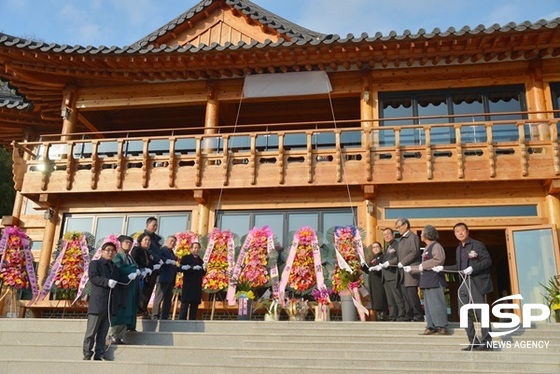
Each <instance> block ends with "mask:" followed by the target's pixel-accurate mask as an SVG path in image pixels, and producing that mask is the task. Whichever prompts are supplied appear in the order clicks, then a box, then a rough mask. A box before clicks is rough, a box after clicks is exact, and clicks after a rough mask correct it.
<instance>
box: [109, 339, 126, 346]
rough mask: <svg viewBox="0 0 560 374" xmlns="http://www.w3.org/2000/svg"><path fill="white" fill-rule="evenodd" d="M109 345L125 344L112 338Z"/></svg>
mask: <svg viewBox="0 0 560 374" xmlns="http://www.w3.org/2000/svg"><path fill="white" fill-rule="evenodd" d="M111 344H114V345H123V344H126V343H125V342H124V340H122V339H115V338H112V339H111Z"/></svg>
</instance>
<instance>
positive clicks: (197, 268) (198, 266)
mask: <svg viewBox="0 0 560 374" xmlns="http://www.w3.org/2000/svg"><path fill="white" fill-rule="evenodd" d="M192 269H193V270H200V269H202V266H200V265H194V266H193V267H192Z"/></svg>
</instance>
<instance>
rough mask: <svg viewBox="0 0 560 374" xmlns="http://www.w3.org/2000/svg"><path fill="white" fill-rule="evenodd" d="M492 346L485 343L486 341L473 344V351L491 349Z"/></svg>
mask: <svg viewBox="0 0 560 374" xmlns="http://www.w3.org/2000/svg"><path fill="white" fill-rule="evenodd" d="M493 350H494V348H492V346H488V345H486V343H482V344H480V345H475V346H474V347H473V351H493Z"/></svg>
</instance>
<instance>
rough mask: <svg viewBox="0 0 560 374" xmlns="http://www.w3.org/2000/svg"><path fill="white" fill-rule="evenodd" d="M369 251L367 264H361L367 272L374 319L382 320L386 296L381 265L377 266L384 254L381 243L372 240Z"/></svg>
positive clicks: (384, 313) (385, 315) (385, 309)
mask: <svg viewBox="0 0 560 374" xmlns="http://www.w3.org/2000/svg"><path fill="white" fill-rule="evenodd" d="M371 251H372V253H373V258H372V259H371V260H370V262H369V265H363V266H362V270H363V271H364V272H366V273H368V280H369V294H370V296H371V309H372V310H373V311H374V313H375V320H376V321H384V320H385V319H386V318H387V317H388V316H387V314H386V312H387V298H386V296H385V289H384V288H383V279H382V275H381V267H380V266H379V267H377V266H378V265H381V264H382V263H383V257H384V255H383V251H382V249H381V243H379V242H374V243H373V244H372V245H371Z"/></svg>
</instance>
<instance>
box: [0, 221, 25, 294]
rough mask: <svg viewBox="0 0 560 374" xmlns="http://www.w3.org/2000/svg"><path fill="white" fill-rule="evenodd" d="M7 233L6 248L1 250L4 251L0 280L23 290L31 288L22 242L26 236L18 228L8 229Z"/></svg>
mask: <svg viewBox="0 0 560 374" xmlns="http://www.w3.org/2000/svg"><path fill="white" fill-rule="evenodd" d="M5 231H6V233H5V234H4V236H5V240H4V238H3V240H2V241H3V242H4V241H5V248H0V250H3V256H2V262H1V264H0V266H1V271H0V279H1V280H2V282H3V283H4V285H6V286H8V287H13V288H14V289H16V290H22V289H25V288H27V287H29V277H28V275H27V271H26V263H25V254H24V248H23V241H22V235H25V234H24V233H23V231H21V230H20V229H19V228H17V227H13V228H6V230H5Z"/></svg>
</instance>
